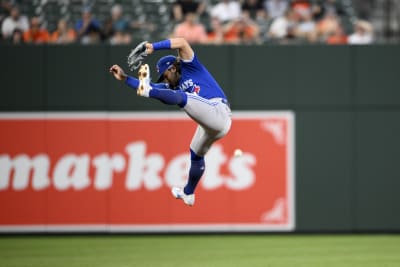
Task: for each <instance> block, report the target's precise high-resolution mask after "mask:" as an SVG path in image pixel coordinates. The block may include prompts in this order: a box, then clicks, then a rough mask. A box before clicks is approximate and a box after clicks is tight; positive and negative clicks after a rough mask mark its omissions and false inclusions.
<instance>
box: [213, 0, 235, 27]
mask: <svg viewBox="0 0 400 267" xmlns="http://www.w3.org/2000/svg"><path fill="white" fill-rule="evenodd" d="M241 12H242V10H241V6H240V3H239V2H238V1H237V0H220V1H219V3H218V4H216V5H215V6H213V7H212V8H211V11H210V15H211V17H216V18H218V19H219V20H220V21H221V22H222V23H226V22H229V21H233V20H235V19H238V18H239V17H240V15H241Z"/></svg>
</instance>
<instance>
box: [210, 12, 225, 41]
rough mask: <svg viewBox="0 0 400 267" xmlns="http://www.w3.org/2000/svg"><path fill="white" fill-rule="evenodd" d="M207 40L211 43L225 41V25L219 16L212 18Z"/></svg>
mask: <svg viewBox="0 0 400 267" xmlns="http://www.w3.org/2000/svg"><path fill="white" fill-rule="evenodd" d="M207 42H208V43H209V44H222V43H224V27H223V25H222V23H221V21H220V20H219V19H218V18H215V17H214V18H211V21H210V30H209V31H208V33H207Z"/></svg>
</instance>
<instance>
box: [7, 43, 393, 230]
mask: <svg viewBox="0 0 400 267" xmlns="http://www.w3.org/2000/svg"><path fill="white" fill-rule="evenodd" d="M130 49H131V48H130V47H125V46H118V47H112V46H78V45H76V46H0V61H1V64H0V73H1V74H0V77H1V85H0V87H1V89H0V112H7V111H75V110H79V111H86V110H89V111H103V110H109V111H138V110H140V111H143V110H176V108H175V107H167V106H165V105H162V104H160V103H159V102H157V101H155V100H146V101H144V99H142V98H140V97H137V96H136V93H135V92H134V91H133V90H131V89H129V88H128V87H126V86H125V85H124V84H122V83H119V82H117V81H115V80H114V79H113V78H112V77H111V76H110V74H109V73H108V68H109V66H111V65H112V64H120V65H121V66H123V67H126V55H127V54H128V53H129V51H130ZM195 50H196V52H197V54H198V56H199V58H200V60H201V61H202V62H203V63H204V64H205V65H206V66H207V67H208V68H209V70H210V72H212V73H213V74H214V76H215V77H216V78H217V80H218V81H219V82H220V84H221V85H222V87H223V88H224V89H225V91H226V93H227V95H228V97H229V100H230V102H231V107H232V109H233V110H293V111H294V112H295V116H296V135H295V140H296V154H295V164H296V171H295V173H296V229H297V231H299V232H303V231H344V232H358V231H400V46H399V45H393V46H390V45H385V46H383V45H382V46H381V45H376V46H335V47H333V46H313V45H309V46H200V47H195ZM164 54H165V53H159V54H158V55H164ZM156 60H157V57H155V56H152V57H149V58H148V62H149V64H150V65H151V66H154V64H155V62H156Z"/></svg>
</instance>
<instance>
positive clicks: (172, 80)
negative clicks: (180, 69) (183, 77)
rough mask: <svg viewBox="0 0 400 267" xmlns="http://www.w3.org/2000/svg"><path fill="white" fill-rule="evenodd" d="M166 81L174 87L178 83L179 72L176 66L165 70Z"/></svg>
mask: <svg viewBox="0 0 400 267" xmlns="http://www.w3.org/2000/svg"><path fill="white" fill-rule="evenodd" d="M164 81H166V82H167V83H169V85H171V87H173V88H174V87H176V86H177V85H178V81H179V74H178V73H177V72H176V68H175V67H172V68H169V69H167V70H166V71H165V72H164Z"/></svg>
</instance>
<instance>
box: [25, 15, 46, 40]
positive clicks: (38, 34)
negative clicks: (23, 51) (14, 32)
mask: <svg viewBox="0 0 400 267" xmlns="http://www.w3.org/2000/svg"><path fill="white" fill-rule="evenodd" d="M23 37H24V42H25V43H34V44H44V43H47V42H49V40H50V36H49V32H48V31H47V30H46V29H44V28H41V21H40V18H39V17H32V18H31V24H30V28H29V30H27V31H25V32H24V36H23Z"/></svg>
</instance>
